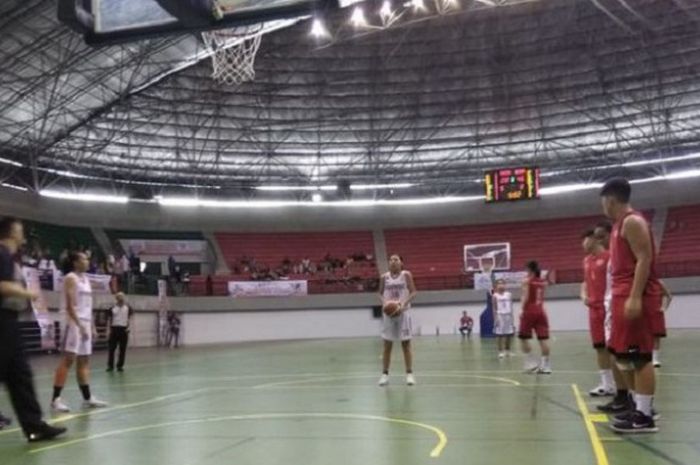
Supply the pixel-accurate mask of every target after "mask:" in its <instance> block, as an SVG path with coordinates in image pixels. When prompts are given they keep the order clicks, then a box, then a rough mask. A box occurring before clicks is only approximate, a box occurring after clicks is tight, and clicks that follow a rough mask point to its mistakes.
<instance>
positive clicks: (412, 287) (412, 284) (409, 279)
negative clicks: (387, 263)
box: [401, 271, 418, 310]
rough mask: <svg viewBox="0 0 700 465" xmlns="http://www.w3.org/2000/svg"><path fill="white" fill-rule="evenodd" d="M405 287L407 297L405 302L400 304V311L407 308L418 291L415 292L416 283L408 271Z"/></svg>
mask: <svg viewBox="0 0 700 465" xmlns="http://www.w3.org/2000/svg"><path fill="white" fill-rule="evenodd" d="M405 273H406V285H407V286H408V297H407V298H406V301H405V302H401V310H403V309H405V308H406V307H408V306H409V304H410V303H411V302H413V299H415V298H416V295H417V294H418V291H417V290H416V283H415V282H414V281H413V275H412V274H411V272H410V271H406V272H405Z"/></svg>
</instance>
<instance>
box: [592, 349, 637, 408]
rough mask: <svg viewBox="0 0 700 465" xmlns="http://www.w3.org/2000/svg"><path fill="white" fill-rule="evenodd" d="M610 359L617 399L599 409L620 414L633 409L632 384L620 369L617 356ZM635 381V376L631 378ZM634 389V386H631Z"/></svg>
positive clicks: (610, 355) (600, 406)
mask: <svg viewBox="0 0 700 465" xmlns="http://www.w3.org/2000/svg"><path fill="white" fill-rule="evenodd" d="M609 357H610V370H611V371H612V374H613V379H614V381H615V388H616V389H615V392H616V393H615V397H614V398H613V399H612V400H611V401H610V402H608V403H607V404H603V405H599V406H598V407H597V408H598V410H599V411H601V412H605V413H611V414H619V413H623V412H626V411H628V410H631V409H632V398H631V395H630V391H629V389H630V384H629V383H628V381H627V380H626V379H625V378H626V377H625V375H624V374H623V372H622V371H621V370H620V368H619V367H618V364H617V361H616V360H615V356H614V355H612V354H609ZM631 378H632V379H634V376H632V377H631ZM631 387H632V388H633V387H634V384H632V385H631Z"/></svg>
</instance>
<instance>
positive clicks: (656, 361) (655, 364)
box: [652, 358, 661, 368]
mask: <svg viewBox="0 0 700 465" xmlns="http://www.w3.org/2000/svg"><path fill="white" fill-rule="evenodd" d="M652 364H653V365H654V368H659V367H660V366H661V361H660V360H659V359H658V358H655V359H654V361H653V362H652Z"/></svg>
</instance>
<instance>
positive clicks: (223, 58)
mask: <svg viewBox="0 0 700 465" xmlns="http://www.w3.org/2000/svg"><path fill="white" fill-rule="evenodd" d="M262 35H263V28H262V25H259V26H251V27H239V28H234V29H221V30H213V31H206V32H202V39H203V40H204V45H205V47H206V48H207V50H208V51H209V52H210V53H211V62H212V73H211V77H212V79H214V80H215V81H216V82H218V83H219V84H222V85H229V86H238V85H241V84H243V83H244V82H249V81H252V80H253V79H255V57H256V55H257V53H258V50H259V49H260V43H261V42H262Z"/></svg>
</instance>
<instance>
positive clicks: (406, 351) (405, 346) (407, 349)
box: [401, 340, 416, 386]
mask: <svg viewBox="0 0 700 465" xmlns="http://www.w3.org/2000/svg"><path fill="white" fill-rule="evenodd" d="M401 349H402V350H403V360H404V363H405V365H406V384H408V385H409V386H413V385H415V384H416V379H415V377H414V376H413V350H412V346H411V341H410V340H407V341H401Z"/></svg>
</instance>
